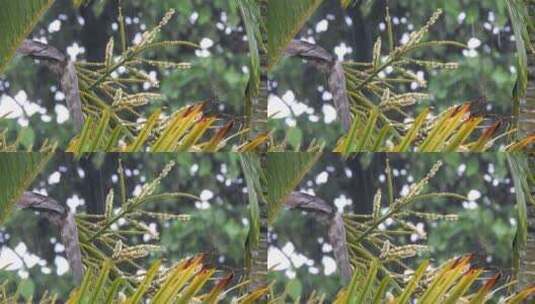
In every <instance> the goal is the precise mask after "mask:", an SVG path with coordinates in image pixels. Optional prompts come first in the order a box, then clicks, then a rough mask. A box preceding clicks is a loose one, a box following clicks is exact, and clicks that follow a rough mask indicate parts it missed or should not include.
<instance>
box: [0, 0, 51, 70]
mask: <svg viewBox="0 0 535 304" xmlns="http://www.w3.org/2000/svg"><path fill="white" fill-rule="evenodd" d="M53 2H54V0H28V1H5V2H3V3H2V10H0V28H1V29H2V36H1V39H0V73H2V72H3V71H4V69H5V67H6V65H7V63H8V62H9V61H10V60H11V57H13V55H14V54H15V51H16V50H17V48H18V47H19V45H20V44H21V42H22V41H23V40H24V38H26V36H28V34H29V33H30V32H31V30H32V29H33V27H34V26H35V24H36V23H37V22H38V21H39V19H40V18H41V16H42V15H43V14H44V13H45V12H46V11H47V10H48V8H49V7H50V6H51V5H52V3H53Z"/></svg>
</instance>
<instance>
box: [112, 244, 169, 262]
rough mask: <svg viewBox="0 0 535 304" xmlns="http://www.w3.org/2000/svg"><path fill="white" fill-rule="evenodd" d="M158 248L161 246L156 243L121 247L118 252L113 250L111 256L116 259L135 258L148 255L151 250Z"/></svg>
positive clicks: (157, 249)
mask: <svg viewBox="0 0 535 304" xmlns="http://www.w3.org/2000/svg"><path fill="white" fill-rule="evenodd" d="M159 250H161V247H160V246H157V245H137V246H131V247H126V248H123V249H121V250H119V251H118V252H114V253H113V255H112V258H113V259H114V260H117V261H124V260H137V259H140V258H144V257H146V256H148V255H149V254H150V253H151V252H155V251H159Z"/></svg>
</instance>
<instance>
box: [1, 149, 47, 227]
mask: <svg viewBox="0 0 535 304" xmlns="http://www.w3.org/2000/svg"><path fill="white" fill-rule="evenodd" d="M52 154H53V149H50V150H48V151H47V152H43V153H38V152H35V153H5V154H2V155H0V223H2V222H3V221H4V220H5V218H6V217H7V215H8V214H9V212H10V211H11V209H12V208H13V206H14V205H15V204H16V203H17V200H18V199H19V197H20V196H21V195H22V193H23V192H24V191H25V190H26V189H27V188H28V187H29V186H30V184H31V183H32V181H33V180H34V178H35V177H36V176H37V174H39V172H40V171H41V170H42V169H43V167H44V165H45V164H46V162H47V161H48V159H50V157H51V156H52Z"/></svg>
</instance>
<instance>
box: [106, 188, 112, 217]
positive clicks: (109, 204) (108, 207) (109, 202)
mask: <svg viewBox="0 0 535 304" xmlns="http://www.w3.org/2000/svg"><path fill="white" fill-rule="evenodd" d="M113 196H114V195H113V189H110V192H108V195H106V205H105V208H106V209H105V212H104V214H105V215H106V217H107V218H109V217H111V215H112V211H113Z"/></svg>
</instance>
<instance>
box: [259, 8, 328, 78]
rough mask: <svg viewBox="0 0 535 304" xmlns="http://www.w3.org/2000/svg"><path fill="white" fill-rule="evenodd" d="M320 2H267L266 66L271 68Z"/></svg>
mask: <svg viewBox="0 0 535 304" xmlns="http://www.w3.org/2000/svg"><path fill="white" fill-rule="evenodd" d="M322 2H323V1H322V0H292V1H288V0H271V1H269V2H268V16H267V20H266V28H267V31H268V56H269V57H268V58H269V59H268V62H269V63H268V65H269V67H270V68H271V67H273V66H274V65H275V64H276V63H277V62H278V61H279V59H280V58H281V57H282V54H283V53H284V50H285V49H286V47H287V46H288V44H289V43H290V41H292V39H293V38H294V37H295V35H297V33H298V32H299V30H300V29H301V28H302V27H303V25H304V24H305V22H306V21H307V20H308V18H309V17H310V16H311V15H312V14H313V13H314V11H315V10H316V9H317V8H318V6H319V5H320V4H321V3H322Z"/></svg>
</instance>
